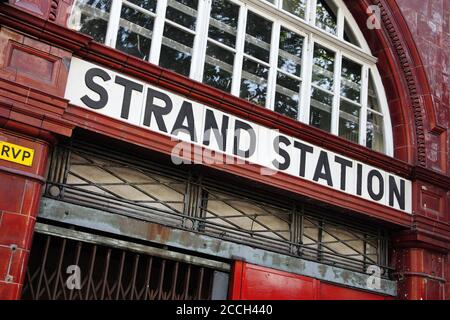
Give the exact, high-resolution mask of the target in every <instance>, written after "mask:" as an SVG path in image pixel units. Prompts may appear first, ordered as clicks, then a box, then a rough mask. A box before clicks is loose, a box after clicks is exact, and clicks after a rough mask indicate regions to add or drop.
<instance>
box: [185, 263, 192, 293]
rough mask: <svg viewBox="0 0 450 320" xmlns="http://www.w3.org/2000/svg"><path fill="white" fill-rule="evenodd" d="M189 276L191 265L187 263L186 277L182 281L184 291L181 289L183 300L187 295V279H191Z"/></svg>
mask: <svg viewBox="0 0 450 320" xmlns="http://www.w3.org/2000/svg"><path fill="white" fill-rule="evenodd" d="M190 277H191V265H190V264H189V265H188V266H187V271H186V279H185V281H184V291H183V292H184V297H183V299H184V300H187V299H188V296H189V281H190V280H191V279H190Z"/></svg>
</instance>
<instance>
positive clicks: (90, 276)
mask: <svg viewBox="0 0 450 320" xmlns="http://www.w3.org/2000/svg"><path fill="white" fill-rule="evenodd" d="M96 255H97V246H96V245H94V246H93V247H92V252H91V263H90V267H89V276H88V282H87V290H86V296H85V299H86V300H88V299H89V291H90V289H91V285H92V276H93V273H94V266H95V258H96ZM94 296H95V292H94Z"/></svg>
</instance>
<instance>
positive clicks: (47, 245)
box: [36, 236, 51, 299]
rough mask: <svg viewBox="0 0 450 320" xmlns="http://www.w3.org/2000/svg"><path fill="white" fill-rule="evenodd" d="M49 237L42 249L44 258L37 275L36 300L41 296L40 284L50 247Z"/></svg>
mask: <svg viewBox="0 0 450 320" xmlns="http://www.w3.org/2000/svg"><path fill="white" fill-rule="evenodd" d="M50 238H51V237H50V236H47V241H46V242H45V249H44V258H43V259H42V264H41V272H40V274H39V281H38V286H37V290H36V295H37V299H39V297H40V295H41V292H40V291H41V284H42V279H43V278H44V273H45V263H46V261H47V254H48V248H49V246H50Z"/></svg>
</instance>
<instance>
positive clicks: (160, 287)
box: [158, 259, 166, 300]
mask: <svg viewBox="0 0 450 320" xmlns="http://www.w3.org/2000/svg"><path fill="white" fill-rule="evenodd" d="M165 269H166V260H164V259H163V261H162V262H161V269H160V271H159V285H158V300H161V297H162V294H163V284H164V271H165Z"/></svg>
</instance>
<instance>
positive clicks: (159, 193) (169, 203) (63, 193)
mask: <svg viewBox="0 0 450 320" xmlns="http://www.w3.org/2000/svg"><path fill="white" fill-rule="evenodd" d="M52 163H53V165H52V169H51V171H50V176H49V181H52V183H51V184H49V185H48V188H47V194H49V195H51V196H53V197H57V198H63V199H64V200H66V201H69V202H72V203H77V204H83V205H88V206H90V207H93V208H97V209H107V210H109V211H113V212H117V213H119V214H125V213H126V215H128V216H133V217H136V218H141V219H146V220H151V221H160V222H163V223H166V224H175V225H178V224H180V223H181V221H182V215H183V210H184V202H185V194H186V188H187V179H186V177H185V176H184V175H183V174H177V172H176V171H171V172H170V175H169V172H168V171H167V169H164V168H160V167H157V166H152V167H151V168H149V167H145V166H143V165H142V164H139V165H136V164H134V163H133V162H132V160H131V159H129V160H128V161H127V162H125V161H120V160H118V159H115V160H114V161H111V160H110V158H109V157H107V156H99V155H95V154H93V153H91V152H89V150H85V151H84V152H80V151H78V150H76V149H65V148H59V149H56V150H55V152H54V154H53V159H52Z"/></svg>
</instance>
